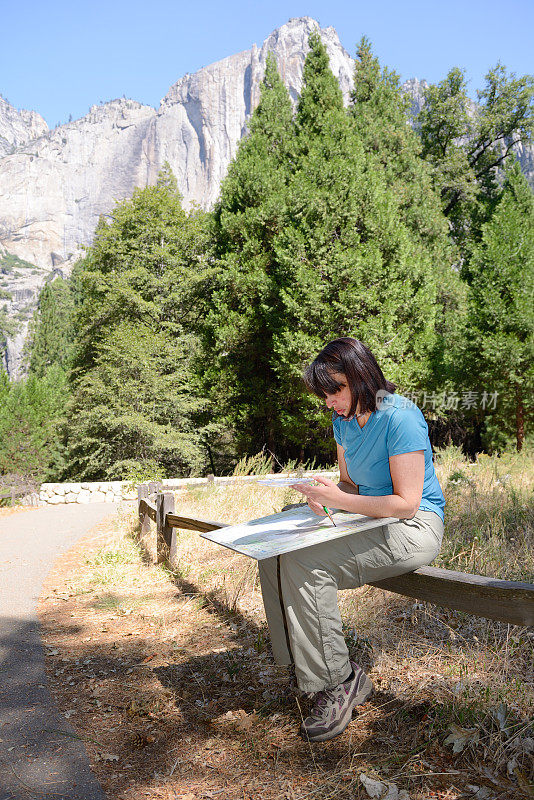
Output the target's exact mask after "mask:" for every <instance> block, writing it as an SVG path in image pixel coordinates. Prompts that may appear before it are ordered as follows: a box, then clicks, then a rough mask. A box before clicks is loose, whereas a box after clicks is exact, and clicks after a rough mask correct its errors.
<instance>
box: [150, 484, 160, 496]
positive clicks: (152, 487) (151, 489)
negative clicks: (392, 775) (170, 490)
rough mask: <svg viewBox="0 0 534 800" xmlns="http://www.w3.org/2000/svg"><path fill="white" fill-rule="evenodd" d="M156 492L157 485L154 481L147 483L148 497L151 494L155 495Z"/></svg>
mask: <svg viewBox="0 0 534 800" xmlns="http://www.w3.org/2000/svg"><path fill="white" fill-rule="evenodd" d="M157 491H158V484H157V483H155V482H154V481H149V482H148V494H149V496H150V495H151V494H156V492H157Z"/></svg>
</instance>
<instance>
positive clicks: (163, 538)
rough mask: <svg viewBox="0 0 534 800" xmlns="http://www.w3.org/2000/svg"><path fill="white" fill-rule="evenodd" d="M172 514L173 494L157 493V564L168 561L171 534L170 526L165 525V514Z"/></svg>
mask: <svg viewBox="0 0 534 800" xmlns="http://www.w3.org/2000/svg"><path fill="white" fill-rule="evenodd" d="M173 513H174V492H158V494H157V496H156V528H157V536H158V542H157V552H158V563H159V562H161V561H164V560H165V559H166V558H168V559H170V551H171V543H172V533H173V529H172V528H171V527H170V525H166V524H165V521H166V517H167V514H173Z"/></svg>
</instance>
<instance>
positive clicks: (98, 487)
mask: <svg viewBox="0 0 534 800" xmlns="http://www.w3.org/2000/svg"><path fill="white" fill-rule="evenodd" d="M313 474H314V473H310V472H304V473H303V476H308V477H313ZM318 474H320V475H323V476H324V477H326V478H332V479H336V480H337V477H338V475H339V473H336V472H320V473H318ZM284 477H289V475H288V474H287V473H285V472H278V473H276V474H273V475H243V476H239V477H235V476H230V477H221V478H215V477H213V476H212V475H210V476H209V477H208V478H165V479H164V480H163V481H162V483H161V485H162V488H163V489H168V490H172V489H179V488H180V487H181V486H192V485H200V486H202V485H206V484H209V483H216V484H225V483H235V482H236V481H255V480H258V478H284ZM295 480H298V478H295ZM38 497H39V499H38V500H37V497H36V495H28V496H27V497H25V498H23V500H22V503H23V504H24V505H35V504H37V505H40V506H45V505H58V504H60V503H81V504H84V503H120V502H121V501H122V500H137V486H134V487H133V488H132V483H131V481H92V482H85V481H84V482H82V483H43V484H41V488H40V491H39V495H38ZM36 500H37V502H35V501H36Z"/></svg>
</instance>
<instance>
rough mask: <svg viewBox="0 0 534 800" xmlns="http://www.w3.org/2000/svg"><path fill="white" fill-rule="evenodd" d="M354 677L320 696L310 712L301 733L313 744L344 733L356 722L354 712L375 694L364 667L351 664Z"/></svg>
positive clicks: (319, 694)
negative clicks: (353, 720)
mask: <svg viewBox="0 0 534 800" xmlns="http://www.w3.org/2000/svg"><path fill="white" fill-rule="evenodd" d="M351 667H352V669H353V673H354V674H353V676H352V678H349V679H348V680H346V681H345V683H340V684H339V686H335V687H334V688H333V689H323V691H322V692H317V694H316V696H315V702H314V704H313V708H312V710H311V712H310V716H309V717H306V719H305V720H304V722H303V723H302V725H301V726H300V733H301V736H303V737H304V738H305V739H309V741H310V742H325V741H326V740H327V739H333V738H334V736H338V734H340V733H343V731H344V730H345V728H346V727H347V725H348V724H349V722H350V721H351V718H352V709H353V708H354V707H355V706H357V705H360V704H361V703H364V702H365V701H366V700H367V698H368V697H369V695H370V694H371V692H372V691H373V684H372V682H371V679H370V678H369V676H368V675H366V674H365V672H364V671H363V670H362V669H360V667H359V666H358V665H357V664H355V663H354V662H351Z"/></svg>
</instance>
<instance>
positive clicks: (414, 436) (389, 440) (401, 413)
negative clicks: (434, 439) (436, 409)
mask: <svg viewBox="0 0 534 800" xmlns="http://www.w3.org/2000/svg"><path fill="white" fill-rule="evenodd" d="M428 442H429V439H428V425H427V424H426V422H425V418H424V417H423V415H422V414H421V411H420V410H419V409H411V408H409V409H396V410H395V412H394V413H393V414H392V415H391V418H390V423H389V427H388V432H387V437H386V446H387V452H388V457H389V456H400V455H401V454H402V453H412V452H413V451H414V450H426V449H427V447H428Z"/></svg>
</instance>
